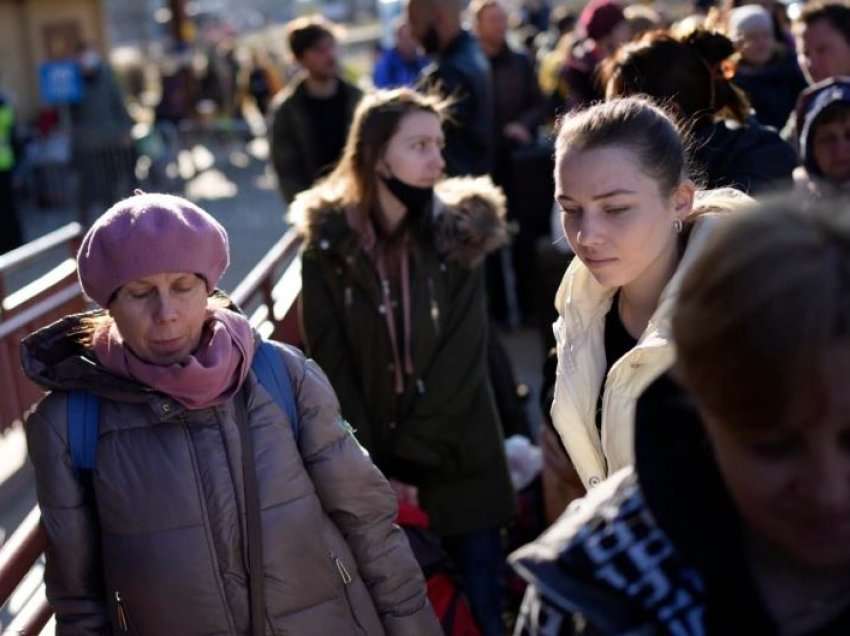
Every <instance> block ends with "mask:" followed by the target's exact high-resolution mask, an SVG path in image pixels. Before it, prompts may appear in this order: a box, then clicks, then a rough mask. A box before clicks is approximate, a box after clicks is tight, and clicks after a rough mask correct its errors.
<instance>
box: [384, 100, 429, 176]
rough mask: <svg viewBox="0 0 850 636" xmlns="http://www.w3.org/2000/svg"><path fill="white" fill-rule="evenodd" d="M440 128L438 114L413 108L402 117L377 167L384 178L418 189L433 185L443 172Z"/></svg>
mask: <svg viewBox="0 0 850 636" xmlns="http://www.w3.org/2000/svg"><path fill="white" fill-rule="evenodd" d="M444 145H445V138H444V137H443V128H442V125H441V123H440V119H439V117H437V116H436V115H435V114H433V113H430V112H426V111H414V112H412V113H409V114H407V115H405V116H404V117H402V119H401V121H400V122H399V126H398V130H397V131H396V133H395V134H394V135H393V136H392V138H390V141H389V143H388V144H387V149H386V152H385V153H384V157H383V159H382V161H381V163H380V165H379V167H378V170H379V172H380V173H381V174H382V175H383V176H385V177H396V178H397V179H399V180H401V181H403V182H404V183H406V184H408V185H412V186H417V187H420V188H429V187H431V186H433V185H434V184H435V183H437V181H438V180H439V179H440V177H441V176H442V174H443V168H445V165H446V163H445V161H444V160H443V146H444Z"/></svg>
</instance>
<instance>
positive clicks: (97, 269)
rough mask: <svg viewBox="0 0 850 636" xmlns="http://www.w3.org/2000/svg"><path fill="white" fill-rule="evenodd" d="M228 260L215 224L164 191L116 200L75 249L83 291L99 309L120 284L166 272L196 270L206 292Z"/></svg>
mask: <svg viewBox="0 0 850 636" xmlns="http://www.w3.org/2000/svg"><path fill="white" fill-rule="evenodd" d="M229 264H230V248H229V245H228V240H227V232H226V231H225V229H224V228H223V227H222V226H221V224H220V223H219V222H218V221H216V220H215V219H214V218H213V217H212V216H210V215H209V214H208V213H206V212H204V211H203V210H202V209H201V208H199V207H198V206H197V205H195V204H194V203H192V202H190V201H187V200H186V199H183V198H181V197H177V196H173V195H170V194H136V195H134V196H132V197H129V198H127V199H124V200H123V201H119V202H118V203H116V204H115V205H113V206H112V207H111V208H110V209H109V210H107V211H106V212H105V213H104V214H103V215H102V216H101V217H100V218H99V219H98V220H97V221H95V223H94V225H92V227H91V228H90V229H89V231H88V232H87V233H86V235H85V237H84V238H83V244H82V245H81V246H80V251H79V252H78V253H77V275H78V276H79V278H80V284H81V285H82V287H83V291H84V292H85V293H86V294H87V295H88V296H89V297H90V298H91V299H92V300H94V301H95V302H96V303H97V304H98V305H100V306H101V307H106V306H107V305H108V304H109V301H110V300H112V295H113V294H114V293H115V292H116V291H118V290H119V289H120V288H121V286H122V285H124V284H125V283H129V282H130V281H133V280H137V279H139V278H144V277H145V276H151V275H153V274H160V273H166V272H193V273H195V274H198V275H200V276H202V277H203V278H204V279H205V280H206V282H207V289H208V290H209V291H211V290H212V289H214V288H215V286H216V285H217V284H218V281H219V280H220V279H221V275H222V274H224V271H225V270H226V269H227V266H228V265H229Z"/></svg>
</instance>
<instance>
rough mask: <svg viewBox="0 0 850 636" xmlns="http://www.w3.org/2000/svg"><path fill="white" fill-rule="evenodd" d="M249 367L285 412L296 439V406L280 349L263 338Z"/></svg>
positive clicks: (297, 428) (297, 431) (297, 432)
mask: <svg viewBox="0 0 850 636" xmlns="http://www.w3.org/2000/svg"><path fill="white" fill-rule="evenodd" d="M251 369H252V370H253V371H254V375H256V376H257V380H259V382H260V384H262V385H263V388H265V390H266V391H268V392H269V395H271V396H272V399H273V400H274V401H275V404H277V405H278V406H279V407H280V409H281V410H282V411H283V412H284V413H286V416H287V417H288V418H289V421H290V423H291V425H292V433H293V435H295V439H296V440H297V439H298V435H299V433H300V428H299V422H298V407H297V406H296V404H295V394H294V393H293V391H292V380H291V379H290V377H289V369H287V368H286V364H284V362H283V359H282V358H281V357H280V351H278V350H277V348H276V347H275V346H274V345H273V344H272V343H270V342H268V341H265V340H264V341H263V343H262V344H261V345H260V346H259V347H258V348H257V351H256V352H255V353H254V362H253V363H252V364H251Z"/></svg>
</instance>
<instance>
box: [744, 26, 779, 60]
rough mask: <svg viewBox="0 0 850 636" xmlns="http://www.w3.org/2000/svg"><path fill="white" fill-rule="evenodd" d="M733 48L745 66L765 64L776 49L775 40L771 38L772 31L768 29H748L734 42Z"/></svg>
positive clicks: (759, 27) (758, 27)
mask: <svg viewBox="0 0 850 636" xmlns="http://www.w3.org/2000/svg"><path fill="white" fill-rule="evenodd" d="M735 46H736V47H737V49H738V51H739V52H740V54H741V58H742V59H743V60H744V62H746V63H747V64H752V65H753V66H762V65H764V64H767V63H768V62H769V61H770V59H771V57H773V52H774V50H775V48H776V40H775V39H774V37H773V29H772V28H770V27H762V26H757V27H750V28H749V29H747V31H746V32H745V33H744V34H743V35H741V36H740V37H739V38H738V39H737V40H735Z"/></svg>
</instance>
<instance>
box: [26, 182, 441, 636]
mask: <svg viewBox="0 0 850 636" xmlns="http://www.w3.org/2000/svg"><path fill="white" fill-rule="evenodd" d="M229 260H230V257H229V248H228V238H227V233H226V232H225V230H224V228H223V227H222V226H221V225H220V224H219V223H218V222H216V221H215V219H213V218H212V217H211V216H210V215H209V214H207V213H206V212H204V211H203V210H201V209H200V208H199V207H197V206H196V205H194V204H192V203H190V202H189V201H186V200H184V199H181V198H179V197H175V196H169V195H162V194H137V195H136V196H132V197H130V198H128V199H125V200H123V201H120V202H119V203H117V204H115V205H114V206H113V207H112V208H111V209H110V210H109V211H107V212H106V213H105V214H104V215H103V216H101V217H100V219H98V220H97V222H95V224H94V225H93V226H92V228H91V229H90V230H89V232H88V234H86V236H85V239H84V240H83V244H82V246H81V248H80V252H79V254H78V256H77V264H78V271H79V277H80V283H81V284H82V287H83V290H84V291H85V292H86V294H87V295H88V296H89V297H91V299H92V300H94V301H95V303H97V304H98V305H99V306H100V308H99V309H97V310H95V311H93V312H88V313H84V314H77V315H71V316H67V317H65V318H63V319H62V320H60V321H59V322H57V323H55V324H53V325H50V326H48V327H45V328H44V329H41V330H39V331H37V332H35V333H33V334H31V335H30V336H29V337H28V338H27V339H26V340H25V341H24V342H23V344H22V359H23V365H24V369H25V370H26V372H27V374H28V375H29V377H30V378H31V379H32V380H34V381H35V382H37V383H38V384H40V385H41V386H43V387H44V388H45V389H48V390H49V391H50V393H49V394H48V395H47V396H46V397H45V398H44V399H43V400H42V401H41V402H40V403H39V405H38V407H37V408H36V410H35V412H34V413H33V414H32V415H31V416H30V417H29V418H28V420H27V423H26V429H27V439H28V443H29V452H30V457H31V459H32V462H33V465H34V467H35V474H36V480H37V488H38V500H39V505H40V507H41V513H42V520H43V525H44V528H45V530H46V531H47V535H48V539H49V548H48V551H47V569H46V572H45V581H46V584H47V596H48V599H49V600H50V603H51V605H52V607H53V609H54V611H55V612H56V624H57V631H56V633H57V634H59V635H70V634H74V635H76V636H81V635H89V634H92V635H94V634H115V633H118V634H123V633H129V634H134V635H137V636H139V635H151V636H153V635H156V636H162V635H164V634H180V635H181V636H183V635H186V636H188V635H192V634H198V635H201V634H221V635H223V634H232V635H247V634H251V635H252V636H260V635H264V634H283V633H286V634H291V635H293V636H298V635H304V636H308V635H314V634H315V635H318V634H369V635H372V634H393V635H399V636H400V635H402V634H433V635H436V634H439V633H441V632H440V628H439V625H438V623H437V621H436V618H435V617H434V614H433V612H432V610H431V607H430V605H429V604H428V601H427V598H426V595H425V584H424V580H423V577H422V574H421V572H420V570H419V567H418V565H417V564H416V561H415V560H414V558H413V555H412V553H411V551H410V547H409V545H408V544H407V541H406V539H405V538H404V536H403V534H402V533H401V531H400V530H399V529H398V528H397V527H395V526H394V525H393V520H394V519H395V516H396V503H395V502H396V499H395V496H394V493H393V491H392V489H391V488H390V486H389V485H388V483H387V481H386V480H385V479H384V477H383V476H382V475H381V473H380V472H379V471H378V469H377V468H375V466H374V465H373V463H372V461H371V459H370V458H369V456H368V455H367V454H366V453H365V452H364V451H363V450H362V449H361V447H360V446H359V445H358V443H357V442H356V440H355V438H354V436H353V435H352V434H351V428H350V427H349V426H347V425H346V423H345V422H344V421H343V420H342V419H341V417H340V414H339V404H338V402H337V399H336V396H335V395H334V392H333V389H332V388H331V386H330V384H329V383H328V381H327V379H326V377H325V375H324V374H323V373H322V371H321V370H320V369H319V368H318V367H317V366H316V365H315V364H314V363H313V362H311V361H309V360H306V359H305V358H304V356H303V355H302V354H301V353H300V352H299V351H297V350H296V349H293V348H291V347H287V346H284V345H281V344H279V343H271V342H265V341H263V340H262V339H261V338H260V336H259V335H258V334H257V333H256V332H255V331H254V330H253V329H252V328H251V326H250V324H249V322H248V320H247V319H246V318H245V316H244V315H243V314H242V313H241V312H240V311H239V309H238V308H237V307H235V306H234V305H232V304H231V303H230V301H229V300H228V298H227V297H226V296H225V295H224V294H222V293H221V292H218V291H216V285H217V284H218V282H219V280H220V278H221V276H222V274H223V273H224V271H225V270H226V269H227V266H228V263H229Z"/></svg>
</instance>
